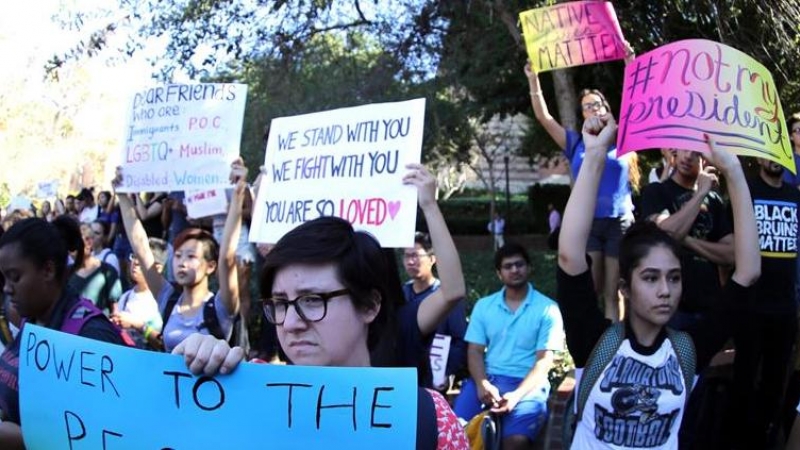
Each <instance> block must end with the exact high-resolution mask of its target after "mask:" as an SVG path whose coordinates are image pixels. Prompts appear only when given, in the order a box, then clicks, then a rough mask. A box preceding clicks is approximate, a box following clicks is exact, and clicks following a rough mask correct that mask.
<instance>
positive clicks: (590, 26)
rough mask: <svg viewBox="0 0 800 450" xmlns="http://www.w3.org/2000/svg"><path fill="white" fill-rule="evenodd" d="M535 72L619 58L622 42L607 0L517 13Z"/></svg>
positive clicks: (622, 47)
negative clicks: (605, 0)
mask: <svg viewBox="0 0 800 450" xmlns="http://www.w3.org/2000/svg"><path fill="white" fill-rule="evenodd" d="M520 22H521V23H522V30H523V33H524V35H525V44H526V47H527V50H528V57H529V58H530V60H531V64H532V66H533V69H534V70H535V71H537V72H541V71H544V70H553V69H558V68H564V67H571V66H578V65H583V64H593V63H597V62H603V61H610V60H614V59H622V58H624V56H625V44H624V40H623V37H622V32H621V29H620V27H619V23H618V21H617V18H616V14H615V13H614V9H613V6H611V4H610V3H609V2H598V1H573V2H567V3H563V4H559V5H554V6H548V7H542V8H536V9H532V10H529V11H524V12H522V13H520Z"/></svg>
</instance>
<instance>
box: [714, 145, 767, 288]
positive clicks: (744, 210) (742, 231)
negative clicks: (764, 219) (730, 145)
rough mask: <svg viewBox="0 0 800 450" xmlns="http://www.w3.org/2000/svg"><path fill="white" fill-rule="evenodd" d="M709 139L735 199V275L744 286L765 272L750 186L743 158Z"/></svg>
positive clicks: (716, 162) (729, 190)
mask: <svg viewBox="0 0 800 450" xmlns="http://www.w3.org/2000/svg"><path fill="white" fill-rule="evenodd" d="M706 140H707V141H708V145H709V147H710V148H711V155H710V158H709V159H710V161H711V163H712V164H713V165H714V166H716V167H717V168H718V169H719V170H720V171H721V172H722V174H723V175H724V176H725V181H726V182H727V184H728V196H730V199H731V209H732V210H733V226H734V229H735V230H736V232H735V233H733V248H734V260H735V264H736V269H735V270H734V272H733V276H732V278H733V280H734V281H736V283H738V284H740V285H742V286H751V285H753V284H755V282H756V281H758V277H760V276H761V252H760V250H759V246H758V229H757V228H756V215H755V212H754V211H753V201H752V199H751V198H750V189H749V188H748V187H747V181H746V180H745V177H744V172H743V171H742V165H741V163H740V162H739V158H737V157H736V155H734V154H733V153H730V152H726V151H724V150H720V149H719V148H718V147H717V145H716V143H715V142H714V140H713V139H711V138H710V137H709V136H706Z"/></svg>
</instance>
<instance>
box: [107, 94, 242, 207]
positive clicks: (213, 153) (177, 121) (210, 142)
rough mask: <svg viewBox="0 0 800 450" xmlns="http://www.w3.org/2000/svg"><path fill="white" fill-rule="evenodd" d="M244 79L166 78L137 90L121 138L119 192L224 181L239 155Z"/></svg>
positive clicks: (197, 186) (179, 188)
mask: <svg viewBox="0 0 800 450" xmlns="http://www.w3.org/2000/svg"><path fill="white" fill-rule="evenodd" d="M246 97H247V86H246V85H243V84H170V85H165V86H158V87H154V88H150V89H146V90H144V91H142V92H137V93H136V94H135V95H134V97H133V101H132V103H131V105H130V108H129V110H128V125H127V127H126V128H125V133H124V138H123V139H122V149H121V153H122V154H121V161H120V165H121V166H122V174H123V181H122V186H120V187H119V188H117V191H118V192H165V191H186V190H192V189H209V188H215V187H224V186H226V185H228V184H229V181H228V175H229V174H230V164H231V162H233V160H235V159H236V157H237V156H239V142H240V140H241V134H242V118H243V116H244V104H245V99H246Z"/></svg>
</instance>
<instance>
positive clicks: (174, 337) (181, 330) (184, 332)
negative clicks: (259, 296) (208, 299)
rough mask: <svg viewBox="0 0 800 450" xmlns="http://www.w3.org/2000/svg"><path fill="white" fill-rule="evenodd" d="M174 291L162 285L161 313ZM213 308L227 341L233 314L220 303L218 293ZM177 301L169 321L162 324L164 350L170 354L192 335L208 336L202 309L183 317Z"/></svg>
mask: <svg viewBox="0 0 800 450" xmlns="http://www.w3.org/2000/svg"><path fill="white" fill-rule="evenodd" d="M174 291H175V288H174V287H173V286H172V284H171V283H164V287H163V288H161V292H159V293H158V310H159V311H163V310H164V308H166V306H167V302H168V301H169V298H170V296H171V295H172V293H173V292H174ZM213 302H214V306H215V307H216V308H215V309H216V311H217V320H218V321H219V325H220V328H222V332H223V333H224V334H225V338H226V339H229V338H230V335H231V330H232V329H233V319H234V318H235V314H231V313H230V312H229V311H228V310H227V309H226V308H225V305H223V303H222V298H221V297H220V295H219V292H218V293H217V294H216V295H214V299H213ZM178 303H180V301H178V302H177V303H175V306H174V307H173V309H172V313H171V314H170V315H169V319H167V322H166V323H165V324H164V329H163V331H162V333H161V334H162V336H163V337H164V349H165V350H166V351H167V352H171V351H172V349H173V348H175V347H176V346H177V345H178V344H180V343H181V342H183V340H184V339H186V338H187V337H189V335H190V334H192V333H201V334H209V332H208V328H207V327H205V326H204V324H203V308H199V309H198V310H197V313H196V314H195V315H194V316H184V315H183V314H180V313H178Z"/></svg>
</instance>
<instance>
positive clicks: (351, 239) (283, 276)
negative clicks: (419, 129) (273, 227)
mask: <svg viewBox="0 0 800 450" xmlns="http://www.w3.org/2000/svg"><path fill="white" fill-rule="evenodd" d="M408 168H409V169H410V172H409V174H407V175H406V176H405V178H404V180H403V182H404V183H405V184H409V185H413V186H416V187H417V188H418V198H419V206H420V208H421V209H422V212H423V214H424V215H425V219H426V221H427V223H428V230H429V233H430V235H431V240H432V241H433V245H434V247H435V248H436V249H437V256H438V264H439V277H440V281H441V286H440V288H439V290H438V291H436V292H435V293H434V294H431V296H430V297H428V299H426V300H425V301H424V302H422V304H421V305H418V306H415V307H414V308H409V307H408V305H410V304H409V303H405V302H404V301H403V294H402V288H401V283H400V275H399V272H398V267H397V261H396V258H395V255H394V253H393V252H392V251H391V250H390V249H382V248H381V246H380V244H379V243H378V241H377V240H376V239H375V238H374V237H372V236H371V235H369V234H368V233H365V232H362V231H355V230H353V227H352V226H351V225H350V223H348V222H347V221H345V220H343V219H340V218H337V217H321V218H318V219H315V220H312V221H309V222H306V223H304V224H302V225H300V226H298V227H297V228H295V229H293V230H292V231H290V232H289V233H287V234H286V235H284V236H283V237H282V238H281V239H280V240H279V241H278V242H277V243H276V244H275V246H274V247H273V248H272V250H271V251H270V252H269V254H267V255H266V257H265V261H264V266H263V270H262V272H261V275H260V281H259V285H260V289H261V294H262V296H263V297H264V298H265V300H264V305H263V306H264V315H265V317H266V318H267V320H269V321H270V322H272V323H274V324H275V325H276V328H277V335H278V341H279V342H280V345H281V347H282V348H283V350H284V352H285V353H286V356H287V357H288V359H289V362H290V363H292V364H295V365H306V366H336V367H369V366H376V367H378V366H380V367H403V366H412V367H418V365H417V364H416V363H417V362H418V361H419V358H416V356H419V355H414V356H410V355H408V354H406V353H407V352H408V348H407V347H408V339H420V338H421V336H422V335H423V333H424V332H428V331H429V330H432V329H435V327H436V324H437V323H438V322H439V321H441V320H442V319H443V318H444V317H446V315H447V313H448V312H449V311H450V309H451V308H452V306H451V305H455V304H457V301H458V299H459V298H461V297H462V296H463V295H464V294H465V287H464V277H463V275H462V273H461V263H460V261H459V259H458V253H457V252H456V249H455V245H454V244H453V241H452V238H451V237H450V233H449V232H448V231H447V225H446V224H445V222H444V218H443V217H442V214H441V211H439V208H438V206H437V204H436V201H435V198H434V193H435V190H436V183H435V178H434V177H433V176H432V175H431V174H430V173H429V172H428V171H427V170H426V169H425V168H424V167H423V166H421V165H419V164H411V165H409V166H408ZM408 315H411V316H412V317H414V320H412V321H404V320H403V319H402V317H404V316H408ZM404 322H409V323H411V324H412V325H411V326H412V327H413V328H416V330H414V329H408V327H405V326H404V325H402V324H403V323H404ZM173 353H178V354H183V355H184V356H185V359H186V362H187V365H188V367H189V369H190V370H192V371H193V372H195V373H200V372H204V373H206V374H214V373H216V372H217V371H219V372H221V373H227V372H230V371H231V370H233V369H234V368H235V367H236V366H237V365H238V364H239V363H240V362H241V360H242V359H243V358H244V353H243V351H242V350H241V349H240V348H238V347H234V348H233V349H231V348H230V347H229V346H228V344H227V343H226V342H224V341H222V340H218V339H213V338H211V337H209V336H199V335H195V336H191V337H190V338H189V339H187V340H186V341H184V342H183V343H182V344H181V345H179V346H178V347H177V348H175V350H174V351H173ZM409 358H410V359H411V360H412V361H411V362H409V361H408V360H409ZM426 365H428V364H427V363H426ZM419 392H420V395H419V399H418V403H419V411H418V426H417V429H418V431H417V448H441V449H444V448H450V449H465V448H468V444H467V441H466V436H465V435H464V431H463V428H462V427H461V425H460V424H458V421H457V419H456V417H455V415H454V414H453V412H452V410H451V409H450V407H449V406H448V405H447V402H446V401H445V400H444V398H443V397H442V396H441V394H439V393H437V392H433V391H429V390H423V389H421V390H420V391H419ZM426 411H427V412H426ZM434 413H435V415H434ZM425 430H429V431H430V433H428V434H426V433H425Z"/></svg>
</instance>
